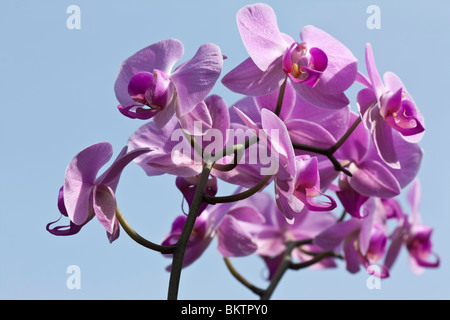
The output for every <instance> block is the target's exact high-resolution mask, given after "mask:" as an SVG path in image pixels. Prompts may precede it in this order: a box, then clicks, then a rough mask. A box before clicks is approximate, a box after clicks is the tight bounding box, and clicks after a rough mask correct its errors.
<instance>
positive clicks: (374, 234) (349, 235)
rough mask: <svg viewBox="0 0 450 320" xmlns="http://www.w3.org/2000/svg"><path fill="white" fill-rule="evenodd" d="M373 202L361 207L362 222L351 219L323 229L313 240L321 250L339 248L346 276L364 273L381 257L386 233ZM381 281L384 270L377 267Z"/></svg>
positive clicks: (372, 200)
mask: <svg viewBox="0 0 450 320" xmlns="http://www.w3.org/2000/svg"><path fill="white" fill-rule="evenodd" d="M376 206H377V202H376V201H375V200H374V199H373V198H372V199H370V200H369V201H368V202H366V203H365V204H364V205H363V210H365V211H366V212H365V213H364V218H363V219H359V218H353V217H352V218H351V219H349V220H347V221H344V222H340V223H338V224H335V225H332V226H331V227H329V228H327V229H326V230H324V231H323V232H321V233H320V234H319V235H317V236H316V237H315V239H314V243H315V244H316V245H318V246H319V247H321V248H322V249H323V250H340V249H341V247H342V246H343V251H344V260H345V263H346V268H347V270H348V271H349V272H350V273H356V272H358V271H359V270H360V265H361V264H362V265H363V266H364V267H365V268H366V269H368V268H369V267H370V266H371V265H374V264H375V263H377V261H379V260H380V259H381V258H383V257H384V254H385V250H386V243H387V237H388V236H387V230H386V225H385V219H384V216H383V214H384V212H383V211H381V210H377V208H376ZM380 270H381V272H380V273H378V274H376V275H377V276H379V277H381V278H385V277H388V276H389V271H388V268H387V267H385V266H383V265H381V266H380Z"/></svg>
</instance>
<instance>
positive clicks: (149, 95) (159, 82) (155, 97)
mask: <svg viewBox="0 0 450 320" xmlns="http://www.w3.org/2000/svg"><path fill="white" fill-rule="evenodd" d="M128 93H129V94H130V96H131V98H132V99H133V100H134V101H136V102H138V103H140V104H142V105H146V106H148V107H150V108H151V109H164V108H165V107H166V106H167V105H168V104H169V103H170V102H171V100H172V97H173V93H174V89H173V84H172V82H171V81H170V78H169V76H167V75H166V74H165V73H164V72H162V71H160V70H157V69H155V70H153V73H150V72H138V73H136V74H135V75H134V76H133V77H132V78H131V79H130V83H129V85H128Z"/></svg>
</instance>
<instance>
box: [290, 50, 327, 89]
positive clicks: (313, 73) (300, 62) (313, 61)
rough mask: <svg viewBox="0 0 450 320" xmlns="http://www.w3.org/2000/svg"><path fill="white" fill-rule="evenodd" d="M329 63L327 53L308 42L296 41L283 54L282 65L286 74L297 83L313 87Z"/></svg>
mask: <svg viewBox="0 0 450 320" xmlns="http://www.w3.org/2000/svg"><path fill="white" fill-rule="evenodd" d="M327 65H328V58H327V55H326V54H325V53H324V52H323V51H322V50H321V49H319V48H315V47H313V48H310V47H309V46H308V44H307V43H305V42H302V43H296V42H294V43H293V44H292V45H291V46H290V47H289V48H288V49H287V50H286V51H285V53H284V54H283V58H282V66H283V71H284V72H285V73H286V75H287V76H288V77H289V78H290V79H291V80H292V81H293V82H295V83H303V84H306V85H307V86H309V87H311V88H313V87H314V86H315V85H316V84H317V82H318V81H319V79H320V76H321V75H322V73H323V72H324V71H325V69H326V68H327Z"/></svg>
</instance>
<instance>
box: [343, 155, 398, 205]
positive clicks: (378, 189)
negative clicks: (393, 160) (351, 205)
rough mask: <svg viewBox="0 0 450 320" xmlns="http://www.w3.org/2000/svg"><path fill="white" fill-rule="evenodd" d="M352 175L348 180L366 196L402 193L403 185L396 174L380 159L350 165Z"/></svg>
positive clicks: (383, 196) (385, 196)
mask: <svg viewBox="0 0 450 320" xmlns="http://www.w3.org/2000/svg"><path fill="white" fill-rule="evenodd" d="M349 170H350V172H351V173H352V177H349V178H348V179H349V180H348V181H349V183H350V186H351V187H352V188H353V189H354V190H355V191H357V192H359V193H361V194H362V195H366V196H374V197H379V198H392V197H394V196H397V195H399V194H400V191H401V187H400V184H399V183H398V181H397V179H396V178H395V177H394V175H393V174H392V173H391V172H390V171H389V170H388V169H387V168H386V167H384V166H383V165H382V164H380V163H379V162H378V161H373V160H367V161H364V162H362V163H361V164H359V165H358V166H356V165H354V164H351V165H350V167H349Z"/></svg>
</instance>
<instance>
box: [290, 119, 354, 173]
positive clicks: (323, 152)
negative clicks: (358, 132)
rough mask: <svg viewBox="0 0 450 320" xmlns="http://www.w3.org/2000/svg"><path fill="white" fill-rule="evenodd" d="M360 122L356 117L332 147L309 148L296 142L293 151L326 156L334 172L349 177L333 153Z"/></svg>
mask: <svg viewBox="0 0 450 320" xmlns="http://www.w3.org/2000/svg"><path fill="white" fill-rule="evenodd" d="M361 121H362V120H361V117H358V118H357V119H356V120H355V122H353V124H352V125H351V127H350V128H349V129H348V130H347V131H346V132H345V134H344V135H343V136H342V137H341V138H340V139H339V140H338V141H337V142H336V143H335V144H334V145H332V146H331V147H329V148H319V147H314V146H309V145H306V144H302V143H297V142H293V143H292V145H293V147H294V149H298V150H304V151H309V152H314V153H317V154H321V155H324V156H326V157H327V158H328V159H329V160H330V161H331V163H332V164H333V166H334V169H335V170H336V171H342V172H343V173H345V174H346V175H348V176H350V177H351V176H352V174H351V173H350V171H348V170H347V169H345V168H344V167H343V166H342V165H341V164H340V163H339V161H338V160H337V159H336V157H335V156H334V153H335V152H336V151H337V150H338V149H339V148H340V147H341V146H342V145H343V144H344V142H345V141H347V139H348V137H350V135H351V134H352V133H353V131H355V129H356V128H357V127H358V125H359V124H360V123H361Z"/></svg>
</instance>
